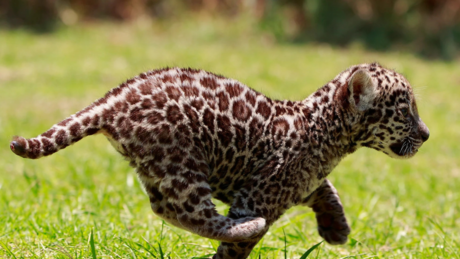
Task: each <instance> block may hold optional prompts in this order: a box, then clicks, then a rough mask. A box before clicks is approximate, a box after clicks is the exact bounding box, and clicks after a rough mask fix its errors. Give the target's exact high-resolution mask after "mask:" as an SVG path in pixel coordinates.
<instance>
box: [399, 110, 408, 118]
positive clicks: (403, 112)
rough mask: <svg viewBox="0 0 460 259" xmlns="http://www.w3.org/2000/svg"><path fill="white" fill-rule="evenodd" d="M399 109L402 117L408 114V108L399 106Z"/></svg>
mask: <svg viewBox="0 0 460 259" xmlns="http://www.w3.org/2000/svg"><path fill="white" fill-rule="evenodd" d="M399 111H400V112H401V114H402V115H403V116H404V117H407V115H408V114H409V109H407V108H401V109H400V110H399Z"/></svg>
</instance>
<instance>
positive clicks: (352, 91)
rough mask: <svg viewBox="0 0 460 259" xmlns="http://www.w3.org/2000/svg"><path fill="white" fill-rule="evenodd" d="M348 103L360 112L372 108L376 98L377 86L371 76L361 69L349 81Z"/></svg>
mask: <svg viewBox="0 0 460 259" xmlns="http://www.w3.org/2000/svg"><path fill="white" fill-rule="evenodd" d="M348 93H349V96H348V101H349V102H350V104H351V105H352V106H354V107H355V108H356V109H358V110H359V111H365V110H367V109H368V108H370V106H371V104H372V103H373V101H374V98H375V85H374V83H373V82H372V78H371V77H370V75H369V74H368V73H367V72H366V71H364V70H362V69H360V70H357V71H356V72H355V73H353V75H352V76H351V78H350V80H348Z"/></svg>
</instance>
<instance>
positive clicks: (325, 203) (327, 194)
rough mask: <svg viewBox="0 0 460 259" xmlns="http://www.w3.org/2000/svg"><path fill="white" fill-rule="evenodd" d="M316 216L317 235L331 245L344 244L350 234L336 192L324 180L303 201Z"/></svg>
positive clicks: (327, 181)
mask: <svg viewBox="0 0 460 259" xmlns="http://www.w3.org/2000/svg"><path fill="white" fill-rule="evenodd" d="M303 203H304V205H307V206H308V207H311V208H312V209H313V211H314V212H315V214H316V221H317V223H318V232H319V235H320V236H321V237H322V238H324V240H326V242H328V243H329V244H331V245H339V244H345V243H346V242H347V238H348V235H349V234H350V226H349V225H348V223H347V219H346V217H345V212H344V210H343V206H342V203H341V202H340V198H339V195H338V194H337V190H336V189H335V187H334V186H333V185H332V183H331V182H329V180H327V179H325V180H324V182H323V183H322V184H321V186H320V187H318V189H316V190H315V191H314V192H313V193H312V194H311V195H310V196H308V197H307V198H306V199H305V200H304V201H303Z"/></svg>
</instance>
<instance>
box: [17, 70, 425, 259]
mask: <svg viewBox="0 0 460 259" xmlns="http://www.w3.org/2000/svg"><path fill="white" fill-rule="evenodd" d="M96 133H102V134H104V135H105V136H106V137H107V138H108V139H109V141H110V142H111V143H112V145H113V146H114V147H115V148H116V149H117V150H118V151H119V152H120V153H121V155H123V156H124V157H125V158H126V159H127V160H129V161H130V164H131V166H133V167H135V168H136V171H137V174H138V177H139V179H140V181H141V182H142V184H143V186H144V188H145V190H146V192H147V194H148V197H149V199H150V205H151V207H152V210H153V212H155V214H157V215H158V216H159V217H161V218H163V219H164V220H165V221H167V222H169V223H170V224H172V225H174V226H177V227H179V228H183V229H185V230H188V231H190V232H193V233H196V234H198V235H200V236H203V237H207V238H212V239H216V240H220V241H221V244H220V246H219V248H218V250H217V253H216V254H215V255H214V258H246V257H248V255H249V253H250V252H251V250H252V249H253V247H254V246H255V245H256V244H257V242H258V241H259V240H260V239H261V238H262V237H263V236H264V234H265V233H266V232H267V231H268V228H269V227H270V225H272V224H273V222H275V220H277V219H278V218H279V217H280V216H281V215H282V214H283V213H284V212H285V211H286V210H287V209H289V208H290V207H292V206H294V205H306V206H308V207H311V208H312V209H313V210H314V212H315V213H316V219H317V223H318V231H319V234H320V235H321V236H322V237H323V238H324V239H325V240H326V241H327V242H328V243H330V244H343V243H345V242H346V240H347V236H348V234H349V233H350V228H349V226H348V224H347V220H346V218H345V215H344V211H343V207H342V204H341V202H340V199H339V196H338V195H337V191H336V190H335V188H334V186H333V185H332V184H331V183H330V182H329V181H328V180H327V179H326V177H327V176H328V175H329V173H330V172H331V171H332V170H333V169H334V167H335V166H336V165H337V164H338V163H339V161H340V160H341V159H342V158H343V157H345V156H346V155H347V154H349V153H353V152H354V151H355V150H356V149H358V148H359V147H363V146H364V147H370V148H373V149H376V150H380V151H382V152H384V153H385V154H387V155H389V156H391V157H395V158H409V157H411V156H413V155H414V154H415V153H417V150H418V148H420V146H421V145H422V143H423V142H424V141H426V140H427V139H428V137H429V131H428V128H427V126H426V125H425V124H424V123H423V122H422V120H421V119H420V117H419V114H418V112H417V106H416V103H415V98H414V94H413V92H412V89H411V86H410V84H409V83H408V82H407V80H406V79H405V78H404V77H403V76H401V75H400V74H398V73H396V72H394V71H392V70H388V69H385V68H383V67H381V66H380V65H379V64H376V63H374V64H361V65H357V66H352V67H350V68H349V69H347V70H345V71H343V72H342V73H341V74H339V75H338V76H337V77H336V78H335V79H334V80H332V81H331V82H329V83H327V84H326V85H324V86H323V87H322V88H320V89H318V91H316V92H315V93H313V94H312V95H310V96H309V97H308V98H306V99H305V100H303V101H297V102H293V101H278V100H272V99H270V98H268V97H266V96H264V95H262V94H261V93H258V92H256V91H254V90H252V89H250V88H248V87H247V86H245V85H243V84H241V83H239V82H238V81H235V80H232V79H228V78H225V77H222V76H220V75H216V74H212V73H209V72H206V71H203V70H194V69H180V68H165V69H160V70H154V71H149V72H147V73H143V74H140V75H139V76H137V77H134V78H133V79H130V80H128V81H126V82H125V83H123V84H121V85H120V86H118V87H116V88H114V89H112V90H111V91H109V92H108V93H107V94H106V95H105V97H103V98H101V99H99V100H97V101H96V102H94V103H93V104H91V105H90V106H88V107H86V108H85V109H83V110H81V111H80V112H78V113H76V114H74V115H72V116H70V117H69V118H67V119H65V120H63V121H61V122H59V123H58V124H56V125H54V126H53V127H52V128H51V129H49V130H48V131H46V132H45V133H43V134H41V135H39V136H38V137H36V138H31V139H24V138H22V137H14V139H13V141H12V142H11V144H10V148H11V150H12V151H13V152H14V153H15V154H17V155H19V156H22V157H25V158H33V159H35V158H39V157H42V156H47V155H51V154H53V153H54V152H56V151H58V150H60V149H63V148H65V147H67V146H69V145H71V144H72V143H75V142H76V141H78V140H80V139H82V138H83V137H86V136H88V135H93V134H96ZM212 198H215V199H218V200H221V201H223V202H224V203H226V204H228V205H230V210H229V212H228V215H227V216H223V215H220V214H219V213H218V212H217V211H216V209H215V206H214V204H213V202H212Z"/></svg>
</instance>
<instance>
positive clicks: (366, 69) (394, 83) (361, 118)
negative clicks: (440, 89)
mask: <svg viewBox="0 0 460 259" xmlns="http://www.w3.org/2000/svg"><path fill="white" fill-rule="evenodd" d="M345 87H346V90H347V93H346V94H345V96H346V99H347V103H348V106H349V107H348V109H350V110H352V111H353V112H354V113H357V115H358V116H356V117H355V118H356V120H357V121H356V122H355V123H354V125H355V129H356V134H355V136H354V141H355V143H356V144H358V145H359V146H366V147H370V148H373V149H376V150H380V151H382V152H384V153H385V154H387V155H389V156H390V157H394V158H409V157H412V156H413V155H415V153H417V151H418V149H419V148H420V147H421V146H422V144H423V142H425V141H427V140H428V137H429V136H430V131H429V130H428V127H427V126H426V125H425V123H424V122H423V121H422V119H421V118H420V116H419V114H418V111H417V104H416V102H415V97H414V93H413V91H412V87H411V86H410V84H409V82H408V81H407V80H406V79H405V78H404V77H403V76H402V75H400V74H398V73H396V72H394V71H392V70H389V69H385V68H383V67H381V66H380V65H378V64H376V63H374V64H365V65H360V66H356V67H353V68H351V70H350V74H349V76H348V78H347V81H346V84H345V86H344V88H345ZM344 90H345V89H344Z"/></svg>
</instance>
